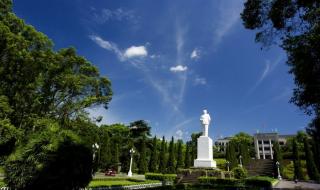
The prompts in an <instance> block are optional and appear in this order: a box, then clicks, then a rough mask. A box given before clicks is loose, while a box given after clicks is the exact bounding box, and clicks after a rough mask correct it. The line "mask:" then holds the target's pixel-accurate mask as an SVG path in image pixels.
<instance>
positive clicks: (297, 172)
mask: <svg viewBox="0 0 320 190" xmlns="http://www.w3.org/2000/svg"><path fill="white" fill-rule="evenodd" d="M292 154H293V165H294V179H300V180H301V179H303V175H302V168H301V160H300V155H299V148H298V143H297V140H296V139H294V140H293V143H292Z"/></svg>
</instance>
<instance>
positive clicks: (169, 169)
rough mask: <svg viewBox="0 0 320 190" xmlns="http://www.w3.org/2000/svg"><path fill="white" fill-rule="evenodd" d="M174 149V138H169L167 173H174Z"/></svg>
mask: <svg viewBox="0 0 320 190" xmlns="http://www.w3.org/2000/svg"><path fill="white" fill-rule="evenodd" d="M174 155H175V151H174V138H173V137H172V138H171V141H170V144H169V157H168V162H167V173H175V172H176V167H175V163H176V160H175V157H174Z"/></svg>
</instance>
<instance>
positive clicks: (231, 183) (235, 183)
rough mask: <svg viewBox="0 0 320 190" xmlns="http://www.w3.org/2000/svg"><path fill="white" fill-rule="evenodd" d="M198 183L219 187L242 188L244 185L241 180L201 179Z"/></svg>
mask: <svg viewBox="0 0 320 190" xmlns="http://www.w3.org/2000/svg"><path fill="white" fill-rule="evenodd" d="M198 181H199V182H200V183H203V184H211V185H213V186H217V187H242V186H244V183H243V181H242V180H239V179H221V178H215V177H199V178H198Z"/></svg>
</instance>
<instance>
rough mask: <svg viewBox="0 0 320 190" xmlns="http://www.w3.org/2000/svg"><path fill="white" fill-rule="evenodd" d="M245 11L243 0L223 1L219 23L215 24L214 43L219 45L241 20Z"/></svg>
mask: <svg viewBox="0 0 320 190" xmlns="http://www.w3.org/2000/svg"><path fill="white" fill-rule="evenodd" d="M242 9H243V1H242V0H228V1H221V4H220V6H219V9H218V12H219V16H218V22H216V23H214V43H215V45H217V44H219V43H220V42H221V41H222V39H223V38H224V37H225V36H226V35H227V34H228V33H229V32H230V31H231V29H232V27H233V26H234V25H235V24H236V23H237V22H238V21H239V20H240V12H241V10H242Z"/></svg>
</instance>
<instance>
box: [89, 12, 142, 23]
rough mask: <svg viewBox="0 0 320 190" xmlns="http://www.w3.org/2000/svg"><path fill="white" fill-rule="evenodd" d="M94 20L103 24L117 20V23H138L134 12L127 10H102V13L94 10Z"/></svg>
mask: <svg viewBox="0 0 320 190" xmlns="http://www.w3.org/2000/svg"><path fill="white" fill-rule="evenodd" d="M92 11H94V12H93V16H94V20H95V21H96V22H97V23H99V24H103V23H105V22H107V21H111V20H116V21H133V22H137V19H138V18H137V16H136V15H135V13H134V11H132V10H125V9H123V8H118V9H114V10H111V9H102V10H101V12H97V11H96V9H95V8H94V9H92Z"/></svg>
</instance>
